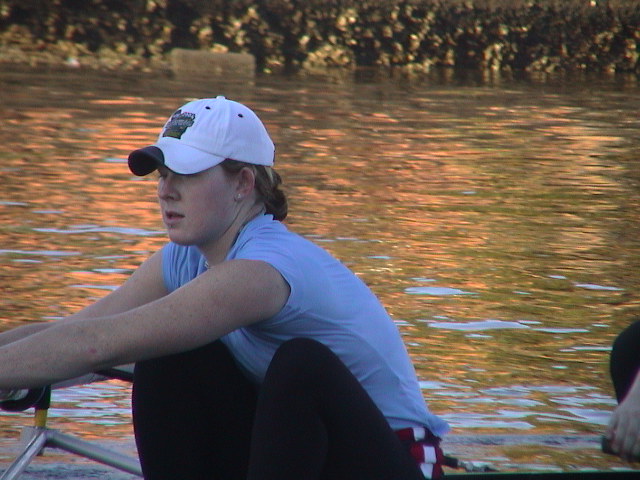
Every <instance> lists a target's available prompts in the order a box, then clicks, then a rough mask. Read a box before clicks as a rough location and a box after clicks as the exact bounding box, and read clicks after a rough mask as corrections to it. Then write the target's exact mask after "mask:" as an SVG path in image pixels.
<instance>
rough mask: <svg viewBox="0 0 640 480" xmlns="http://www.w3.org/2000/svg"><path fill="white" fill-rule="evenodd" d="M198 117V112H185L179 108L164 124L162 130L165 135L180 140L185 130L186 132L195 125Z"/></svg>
mask: <svg viewBox="0 0 640 480" xmlns="http://www.w3.org/2000/svg"><path fill="white" fill-rule="evenodd" d="M195 119H196V114H195V113H191V112H183V111H182V110H177V111H176V112H175V113H174V114H173V115H171V118H170V119H169V121H168V122H167V124H166V125H165V126H164V131H163V132H162V136H163V137H173V138H177V139H178V140H179V139H180V138H182V135H183V134H184V132H186V130H187V128H189V127H191V126H193V122H194V121H195Z"/></svg>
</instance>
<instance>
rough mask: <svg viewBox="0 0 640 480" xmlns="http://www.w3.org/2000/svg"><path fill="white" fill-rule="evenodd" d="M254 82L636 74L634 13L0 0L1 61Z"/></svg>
mask: <svg viewBox="0 0 640 480" xmlns="http://www.w3.org/2000/svg"><path fill="white" fill-rule="evenodd" d="M176 47H179V48H191V49H202V50H209V51H216V52H224V51H229V52H236V53H250V54H252V55H253V56H254V57H255V60H256V68H257V69H258V70H260V71H267V72H268V71H277V70H293V71H296V70H300V69H305V70H313V69H326V68H354V67H357V66H369V67H399V68H402V69H406V70H408V71H428V70H429V69H431V68H432V67H438V66H442V67H452V68H464V69H474V70H484V69H492V70H508V71H509V70H510V71H547V72H551V71H565V70H566V71H569V70H583V71H608V72H634V73H636V74H638V73H640V61H639V57H640V2H638V1H637V0H627V1H622V0H620V1H618V2H615V3H614V2H612V1H602V0H564V1H556V2H554V1H551V0H547V1H545V0H537V1H535V0H532V1H527V0H515V1H506V0H505V1H493V2H491V1H488V0H475V1H469V2H462V1H454V0H448V1H447V0H441V1H434V0H359V1H356V0H350V1H349V0H327V1H317V0H253V1H250V0H233V1H222V0H100V1H98V0H0V61H12V62H16V61H18V62H27V63H31V64H34V63H39V62H48V63H50V62H56V61H57V62H66V63H69V64H74V63H78V64H81V65H82V64H85V65H87V64H91V65H96V66H100V67H107V68H142V67H144V66H145V65H150V64H153V63H154V62H161V61H163V59H166V58H167V57H166V55H167V53H168V52H170V51H171V50H172V49H173V48H176Z"/></svg>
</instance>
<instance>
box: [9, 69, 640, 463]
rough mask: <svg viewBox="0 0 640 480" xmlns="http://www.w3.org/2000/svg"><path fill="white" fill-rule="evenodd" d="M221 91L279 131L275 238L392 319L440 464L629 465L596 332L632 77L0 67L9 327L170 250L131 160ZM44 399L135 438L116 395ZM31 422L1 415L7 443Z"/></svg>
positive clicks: (624, 265)
mask: <svg viewBox="0 0 640 480" xmlns="http://www.w3.org/2000/svg"><path fill="white" fill-rule="evenodd" d="M219 93H224V94H226V95H227V96H228V97H230V98H234V99H237V100H240V101H242V102H244V103H247V104H249V105H250V106H252V107H254V108H255V109H256V110H257V111H258V112H259V113H260V114H261V116H262V117H263V119H264V120H265V123H266V124H267V126H268V128H269V130H270V131H271V133H272V136H273V137H274V139H275V141H276V144H277V152H278V158H277V166H278V169H279V171H280V172H281V173H282V175H283V177H284V179H285V183H286V185H287V191H288V193H289V195H290V197H291V213H290V218H289V219H288V224H289V226H290V227H291V228H292V229H294V230H296V231H298V232H300V233H302V234H304V235H306V236H307V237H309V238H311V239H313V240H314V241H316V242H318V243H319V244H321V245H322V246H324V247H325V248H327V249H328V250H330V251H331V252H333V253H334V254H335V255H336V256H338V257H339V258H340V259H341V260H343V261H344V262H345V263H346V264H347V265H349V266H350V267H351V268H352V269H353V270H354V271H355V272H357V273H358V274H359V275H360V276H361V277H362V278H363V279H364V280H365V281H366V282H367V283H368V284H369V285H370V286H371V288H372V289H373V290H374V291H375V292H376V293H377V294H378V295H379V296H380V298H381V299H382V301H383V302H384V304H385V305H386V306H387V308H388V309H389V311H390V312H391V313H392V315H393V317H394V319H395V321H396V322H397V324H398V327H399V328H400V329H401V331H402V333H403V335H404V338H405V341H406V343H407V345H408V347H409V350H410V353H411V355H412V357H413V359H414V361H415V364H416V368H417V370H418V374H419V376H420V379H421V380H422V386H423V389H424V395H425V398H427V400H428V401H429V403H430V406H431V408H432V409H433V410H434V411H435V412H437V413H439V414H440V415H442V416H443V417H444V418H445V419H446V420H448V421H449V422H450V423H451V425H452V426H453V429H454V430H453V433H454V436H453V437H452V438H453V440H452V441H451V443H450V444H449V447H448V449H449V451H451V452H453V453H456V454H460V455H462V456H464V457H465V458H467V459H472V460H482V461H489V462H490V463H492V464H494V465H496V466H499V467H500V468H503V469H509V468H512V467H514V466H517V467H518V468H549V467H560V468H586V467H599V468H607V469H608V468H620V467H622V466H624V464H623V463H622V462H620V461H617V460H615V459H611V458H607V457H606V456H604V455H603V454H600V453H599V452H598V451H597V447H598V446H597V443H596V441H597V437H598V436H599V435H600V433H601V432H602V430H603V427H604V425H606V423H607V418H608V415H609V412H610V411H611V409H612V407H613V406H614V405H615V402H614V400H613V398H612V393H611V386H610V383H609V379H608V376H607V373H606V372H607V357H608V351H609V347H610V344H611V341H612V340H613V338H614V337H615V335H616V334H617V333H618V332H619V331H620V330H621V329H622V328H623V327H624V326H625V325H627V324H628V323H630V322H631V321H632V319H633V318H634V317H636V316H638V315H639V312H640V308H639V305H640V294H639V293H638V286H639V285H640V281H639V280H640V268H639V266H640V260H639V259H640V235H639V233H640V227H639V226H638V212H639V208H638V207H639V205H640V168H639V164H638V152H640V119H639V117H638V111H640V96H639V94H640V87H639V85H638V84H637V81H636V80H635V79H633V78H606V79H602V78H591V79H586V78H564V79H523V80H509V81H507V80H500V79H498V78H493V79H489V80H487V79H477V78H459V77H453V76H452V77H447V78H445V77H439V76H438V77H433V78H423V79H414V80H406V79H398V78H380V77H379V76H378V77H354V78H344V77H326V78H316V77H313V78H312V77H308V78H278V77H266V78H258V79H255V80H251V81H238V79H235V78H228V79H202V78H199V79H193V78H166V77H157V76H153V75H150V74H136V75H133V74H126V75H125V74H123V75H114V74H103V75H101V74H96V73H88V72H79V71H70V72H46V71H30V72H25V71H22V72H20V71H18V72H7V71H4V72H0V114H1V115H2V118H3V122H2V127H1V128H0V145H1V147H0V178H1V179H2V181H1V182H0V289H1V293H2V295H1V297H0V305H1V307H0V308H1V315H0V328H1V329H6V328H10V327H13V326H17V325H20V324H23V323H26V322H33V321H42V320H51V319H55V318H59V317H62V316H64V315H66V314H68V313H71V312H73V311H76V310H77V309H79V308H81V307H82V306H83V305H86V304H88V303H90V302H91V301H92V300H94V299H95V298H99V297H100V296H102V295H104V294H106V293H108V291H110V290H113V289H114V288H116V287H117V285H119V284H120V283H122V282H123V280H124V279H125V278H126V277H127V276H128V275H129V274H130V273H131V272H132V271H133V270H134V269H135V268H136V266H137V265H139V264H140V262H141V261H142V260H143V259H144V258H145V257H146V256H148V255H149V254H150V253H151V252H153V251H155V250H157V249H158V248H159V247H160V246H161V245H162V244H163V242H164V241H165V238H164V235H163V233H162V230H163V229H162V225H161V222H160V219H159V215H158V211H157V207H156V204H155V197H154V195H155V187H154V180H153V179H139V178H134V177H133V176H132V175H131V174H129V173H128V170H127V168H126V165H125V163H124V158H125V157H126V155H127V154H128V152H129V151H130V150H131V149H133V148H136V147H138V146H140V145H143V144H146V143H148V142H151V141H153V139H154V138H155V136H156V135H157V131H158V128H159V126H160V125H161V124H162V123H163V122H164V120H165V118H166V116H167V115H168V114H169V113H171V111H172V110H173V109H174V108H175V107H177V106H179V105H180V104H182V103H184V101H186V100H187V99H189V98H193V97H202V96H212V95H216V94H219ZM54 406H55V408H54V409H52V411H51V415H52V424H53V425H56V426H61V427H62V428H64V429H65V430H66V431H69V432H72V433H76V434H79V435H82V436H87V437H93V438H100V439H118V438H122V437H130V436H131V428H130V415H129V399H128V386H127V385H125V384H122V383H119V382H110V383H105V384H96V385H92V386H83V387H74V388H70V389H65V390H59V391H56V392H55V393H54ZM28 423H29V420H28V415H27V414H6V413H3V414H1V417H0V432H2V433H3V434H6V435H9V434H13V433H14V432H15V431H17V429H18V428H19V427H20V426H21V425H23V424H28ZM455 438H457V440H455ZM548 438H557V439H561V440H559V443H560V444H561V446H560V447H558V446H557V445H556V446H554V445H552V444H553V442H552V444H549V442H547V441H545V440H544V439H548ZM474 439H475V440H477V441H474ZM487 439H490V440H489V441H487ZM576 442H577V446H575V445H576Z"/></svg>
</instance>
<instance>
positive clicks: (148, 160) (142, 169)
mask: <svg viewBox="0 0 640 480" xmlns="http://www.w3.org/2000/svg"><path fill="white" fill-rule="evenodd" d="M128 162H129V170H131V172H132V173H133V174H134V175H138V176H140V177H142V176H144V175H148V174H150V173H151V172H153V171H154V170H156V169H157V168H158V166H160V165H164V153H162V150H160V149H159V148H158V147H156V146H153V145H151V146H149V147H144V148H140V149H138V150H134V151H133V152H131V153H130V154H129V159H128Z"/></svg>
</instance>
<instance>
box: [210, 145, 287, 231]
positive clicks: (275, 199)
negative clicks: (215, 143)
mask: <svg viewBox="0 0 640 480" xmlns="http://www.w3.org/2000/svg"><path fill="white" fill-rule="evenodd" d="M220 166H221V167H222V168H223V169H224V171H225V172H227V173H229V174H236V173H238V172H239V171H240V170H242V169H243V168H250V169H251V170H253V173H254V175H255V177H256V191H257V192H258V198H259V199H260V200H262V201H263V202H264V206H265V208H266V209H267V213H270V214H271V215H273V218H275V219H276V220H284V219H285V218H286V217H287V213H288V210H289V202H288V201H287V196H286V195H285V193H284V192H283V191H282V190H281V189H280V185H282V178H280V175H278V172H276V171H275V170H274V169H273V168H271V167H267V166H264V165H253V164H252V163H245V162H239V161H237V160H232V159H230V158H227V159H226V160H225V161H224V162H222V163H221V164H220Z"/></svg>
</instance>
